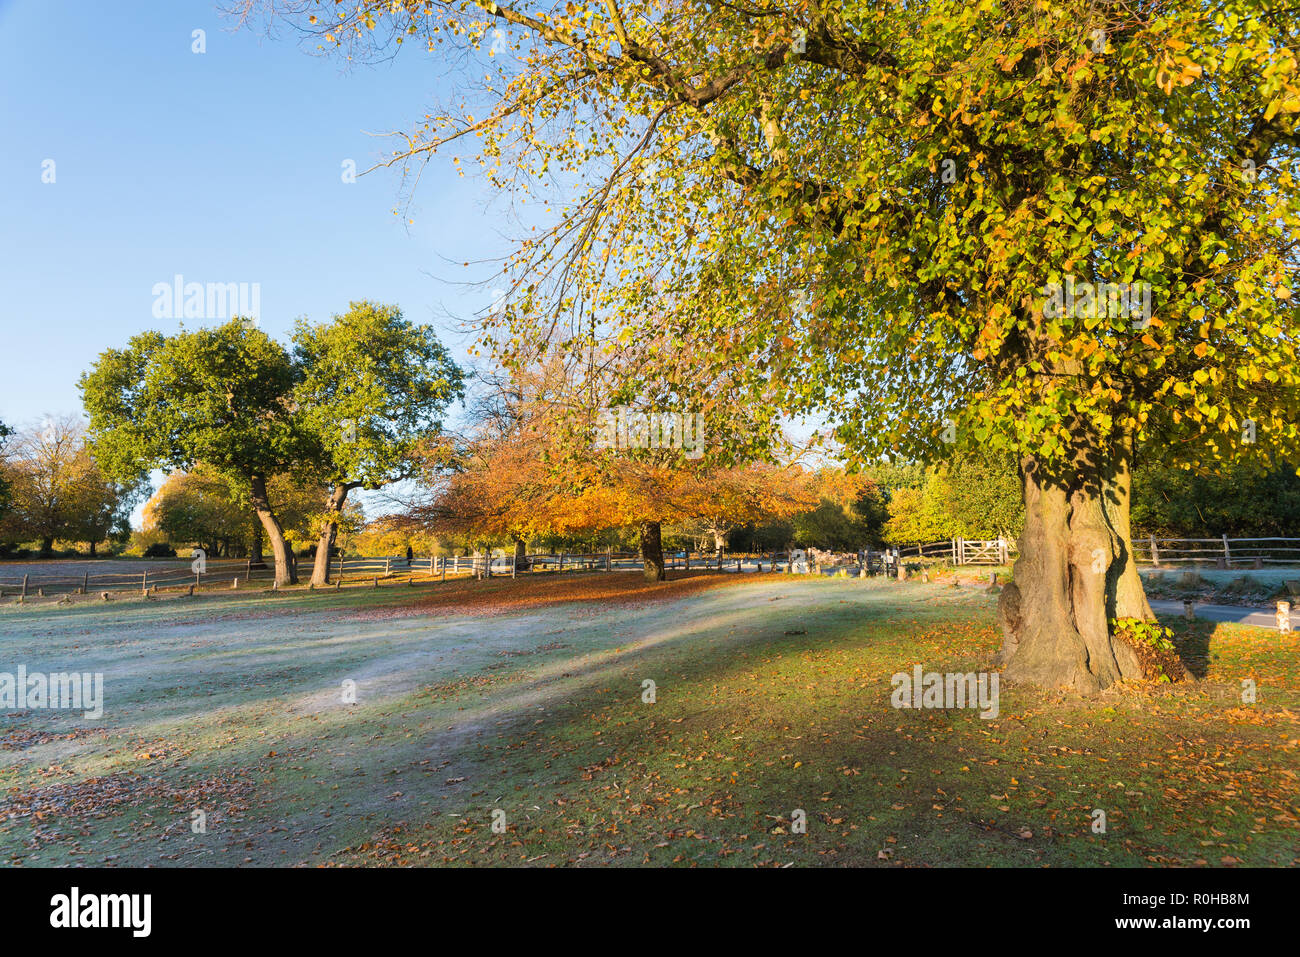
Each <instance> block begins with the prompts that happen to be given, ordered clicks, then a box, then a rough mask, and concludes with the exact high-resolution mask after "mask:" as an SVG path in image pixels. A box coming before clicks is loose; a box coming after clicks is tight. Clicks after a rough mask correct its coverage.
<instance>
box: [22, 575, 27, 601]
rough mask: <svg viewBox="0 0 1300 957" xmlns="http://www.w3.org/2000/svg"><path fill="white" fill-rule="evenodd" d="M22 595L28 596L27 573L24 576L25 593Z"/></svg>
mask: <svg viewBox="0 0 1300 957" xmlns="http://www.w3.org/2000/svg"><path fill="white" fill-rule="evenodd" d="M22 597H23V598H26V597H27V576H26V575H24V576H23V594H22Z"/></svg>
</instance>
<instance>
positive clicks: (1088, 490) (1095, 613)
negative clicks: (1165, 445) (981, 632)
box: [998, 446, 1154, 693]
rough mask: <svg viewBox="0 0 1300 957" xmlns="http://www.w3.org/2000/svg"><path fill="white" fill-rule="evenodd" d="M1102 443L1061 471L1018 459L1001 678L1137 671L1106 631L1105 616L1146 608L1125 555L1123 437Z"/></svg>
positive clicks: (1072, 679) (1053, 683) (1105, 680)
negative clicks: (1020, 519)
mask: <svg viewBox="0 0 1300 957" xmlns="http://www.w3.org/2000/svg"><path fill="white" fill-rule="evenodd" d="M1108 451H1112V454H1111V456H1110V458H1111V462H1110V463H1109V464H1107V465H1104V466H1090V467H1088V468H1086V469H1084V468H1076V469H1074V470H1072V471H1071V472H1069V473H1063V474H1056V475H1053V474H1048V473H1046V472H1045V470H1043V469H1042V468H1041V467H1040V466H1039V464H1038V463H1037V462H1036V461H1034V460H1033V459H1026V460H1025V461H1024V462H1022V464H1021V473H1022V478H1023V481H1024V496H1025V530H1024V533H1023V534H1022V535H1021V537H1020V541H1019V547H1020V558H1019V559H1018V560H1017V561H1016V563H1015V570H1014V578H1015V580H1014V582H1012V583H1011V584H1010V585H1008V586H1007V587H1006V588H1005V589H1004V590H1003V592H1002V596H1001V599H1000V603H999V607H998V618H999V621H1000V623H1001V625H1002V630H1003V635H1004V637H1005V641H1004V643H1003V646H1002V661H1003V664H1004V665H1005V669H1004V674H1005V676H1006V677H1007V678H1008V679H1010V680H1013V681H1025V682H1028V683H1032V684H1037V685H1042V686H1044V687H1049V688H1056V687H1064V688H1070V689H1073V690H1075V691H1079V692H1083V693H1090V692H1095V691H1098V690H1101V689H1103V688H1107V687H1109V686H1110V685H1112V684H1114V683H1115V682H1116V681H1118V680H1120V679H1121V678H1138V677H1141V673H1142V669H1141V665H1140V663H1139V661H1138V659H1137V656H1136V655H1135V654H1134V653H1133V651H1132V650H1131V649H1130V648H1128V646H1127V645H1125V644H1124V643H1123V642H1120V641H1116V640H1115V639H1114V638H1113V637H1112V636H1111V631H1110V621H1111V620H1112V619H1115V618H1142V619H1150V618H1153V617H1154V616H1153V615H1152V613H1151V607H1150V605H1148V604H1147V600H1146V595H1145V594H1144V592H1143V590H1142V582H1141V580H1140V579H1139V578H1138V574H1137V565H1136V562H1135V560H1134V556H1133V545H1132V540H1131V533H1130V527H1129V495H1130V489H1131V478H1130V474H1129V470H1130V462H1131V456H1130V454H1129V449H1128V448H1127V446H1121V447H1119V448H1117V449H1114V450H1108ZM1089 452H1090V458H1089V461H1090V462H1096V457H1095V452H1096V450H1095V449H1094V450H1089Z"/></svg>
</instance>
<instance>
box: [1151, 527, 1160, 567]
mask: <svg viewBox="0 0 1300 957" xmlns="http://www.w3.org/2000/svg"><path fill="white" fill-rule="evenodd" d="M1150 541H1151V567H1152V568H1159V567H1160V549H1158V548H1156V537H1155V536H1154V535H1151V536H1150Z"/></svg>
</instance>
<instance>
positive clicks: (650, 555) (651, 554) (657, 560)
mask: <svg viewBox="0 0 1300 957" xmlns="http://www.w3.org/2000/svg"><path fill="white" fill-rule="evenodd" d="M641 562H642V567H643V568H644V573H645V580H646V581H648V582H661V581H664V580H665V579H667V578H668V570H667V568H666V567H665V566H664V545H663V532H662V530H661V529H660V527H659V523H658V522H642V523H641Z"/></svg>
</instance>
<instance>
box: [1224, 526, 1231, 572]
mask: <svg viewBox="0 0 1300 957" xmlns="http://www.w3.org/2000/svg"><path fill="white" fill-rule="evenodd" d="M1223 567H1224V568H1231V567H1232V552H1230V551H1228V535H1227V533H1226V532H1225V533H1224V535H1223Z"/></svg>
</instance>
